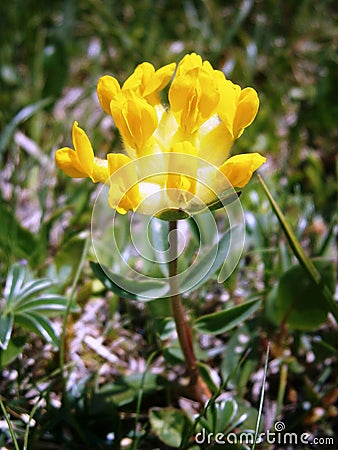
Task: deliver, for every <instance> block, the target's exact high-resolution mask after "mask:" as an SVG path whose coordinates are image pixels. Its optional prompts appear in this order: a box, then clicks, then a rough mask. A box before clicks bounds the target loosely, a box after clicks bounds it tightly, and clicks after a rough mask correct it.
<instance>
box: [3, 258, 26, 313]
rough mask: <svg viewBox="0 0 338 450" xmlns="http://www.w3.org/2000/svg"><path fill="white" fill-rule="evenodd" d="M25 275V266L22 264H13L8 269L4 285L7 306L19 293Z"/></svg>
mask: <svg viewBox="0 0 338 450" xmlns="http://www.w3.org/2000/svg"><path fill="white" fill-rule="evenodd" d="M25 276H26V267H25V266H24V265H23V264H19V263H17V264H13V265H12V266H11V268H10V269H9V271H8V275H7V279H6V286H5V290H4V298H5V299H6V300H7V302H6V303H7V307H6V309H9V305H10V304H11V302H12V301H13V299H14V298H15V296H16V295H17V294H18V293H19V291H20V289H21V287H22V285H23V282H24V280H25Z"/></svg>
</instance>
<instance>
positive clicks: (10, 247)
mask: <svg viewBox="0 0 338 450" xmlns="http://www.w3.org/2000/svg"><path fill="white" fill-rule="evenodd" d="M0 218H1V233H0V246H1V247H2V249H3V250H4V251H6V252H7V253H9V254H11V255H12V257H13V258H15V259H17V260H20V259H27V260H29V261H35V260H37V259H38V258H39V257H40V255H38V249H39V248H38V241H37V239H36V236H35V235H34V234H33V233H31V232H30V231H29V230H27V229H26V228H24V227H23V226H22V225H21V223H20V222H19V221H18V219H17V218H16V216H15V213H14V211H13V208H11V206H10V205H8V204H7V203H5V202H0ZM40 253H41V252H40Z"/></svg>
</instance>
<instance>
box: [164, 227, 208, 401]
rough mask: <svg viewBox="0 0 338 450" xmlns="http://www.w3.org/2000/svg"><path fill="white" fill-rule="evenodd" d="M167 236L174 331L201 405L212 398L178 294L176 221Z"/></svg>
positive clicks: (193, 388)
mask: <svg viewBox="0 0 338 450" xmlns="http://www.w3.org/2000/svg"><path fill="white" fill-rule="evenodd" d="M169 236H170V247H169V259H170V260H169V283H170V292H171V296H170V300H171V308H172V312H173V316H174V320H175V325H176V331H177V336H178V341H179V343H180V347H181V349H182V352H183V355H184V359H185V362H186V365H187V369H188V373H189V377H190V387H191V389H192V393H193V396H194V397H195V398H196V400H198V401H199V402H200V403H201V404H202V405H204V403H205V402H206V401H207V400H209V399H210V398H211V396H212V394H211V392H210V390H209V388H208V387H207V385H206V384H205V383H204V381H203V380H202V379H201V377H200V374H199V371H198V367H197V360H196V356H195V352H194V348H193V340H192V333H191V328H190V326H189V324H188V321H187V318H186V314H185V311H184V307H183V304H182V301H181V296H180V294H179V286H178V278H177V273H178V270H177V221H176V220H173V221H170V222H169Z"/></svg>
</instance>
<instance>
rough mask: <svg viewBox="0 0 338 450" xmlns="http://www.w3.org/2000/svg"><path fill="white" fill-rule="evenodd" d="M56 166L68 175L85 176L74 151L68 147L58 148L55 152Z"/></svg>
mask: <svg viewBox="0 0 338 450" xmlns="http://www.w3.org/2000/svg"><path fill="white" fill-rule="evenodd" d="M55 162H56V164H57V166H58V167H59V168H60V169H61V170H62V171H63V172H64V173H65V174H66V175H68V176H69V177H72V178H86V177H87V174H86V173H85V172H84V171H83V170H82V169H81V166H80V164H79V160H78V157H77V154H76V152H75V151H74V150H73V149H71V148H69V147H64V148H60V149H59V150H57V151H56V153H55Z"/></svg>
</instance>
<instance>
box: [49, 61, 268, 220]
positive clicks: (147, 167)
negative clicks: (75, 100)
mask: <svg viewBox="0 0 338 450" xmlns="http://www.w3.org/2000/svg"><path fill="white" fill-rule="evenodd" d="M174 71H175V64H169V65H167V66H164V67H162V68H160V69H159V70H157V71H156V70H155V69H154V67H153V66H152V65H151V64H150V63H143V64H140V65H139V66H137V68H136V69H135V71H134V73H133V74H132V75H131V76H130V77H129V78H128V79H127V80H126V81H125V83H124V84H123V85H122V87H120V84H119V82H118V81H117V80H116V79H115V78H114V77H111V76H108V75H106V76H103V77H102V78H100V79H99V81H98V85H97V94H98V98H99V102H100V105H101V106H102V108H103V110H104V111H105V112H107V113H108V114H110V115H111V116H112V118H113V120H114V123H115V126H116V127H117V128H118V130H119V131H120V134H121V136H122V140H123V143H124V147H125V154H119V153H110V154H108V155H107V160H101V159H98V158H95V157H94V154H93V149H92V146H91V144H90V142H89V139H88V137H87V136H86V134H85V132H84V131H83V130H81V128H79V127H78V124H77V123H76V122H75V124H74V126H73V144H74V149H75V150H72V149H70V148H62V149H60V150H57V152H56V163H57V165H58V166H59V167H60V168H61V169H62V170H63V171H64V172H65V173H66V174H67V175H69V176H71V177H89V178H91V179H92V181H94V182H97V181H101V182H107V181H108V180H109V185H110V189H109V200H108V201H109V206H110V207H111V208H113V209H116V210H117V211H118V212H119V213H121V214H124V213H126V212H127V211H129V210H132V211H138V212H141V213H145V214H156V215H157V217H160V218H165V219H166V220H173V219H175V218H180V217H186V216H187V215H189V214H193V213H195V212H199V211H200V209H198V208H197V209H196V201H195V200H196V197H197V198H198V199H199V201H200V202H202V203H204V204H205V205H206V206H208V205H213V204H215V202H216V201H217V195H218V194H221V193H222V192H223V191H225V190H226V189H227V188H228V187H229V183H230V184H231V185H232V186H233V187H235V188H243V187H244V186H245V185H246V184H247V183H248V182H249V180H250V178H251V176H252V174H253V173H254V172H255V170H257V169H258V168H259V167H260V166H261V165H262V164H263V163H264V162H265V160H266V159H265V158H264V157H263V156H261V155H260V154H258V153H249V154H241V155H236V156H232V157H230V158H229V157H228V156H229V151H230V148H231V147H232V145H233V143H234V141H235V140H236V139H237V138H239V137H240V136H241V134H242V133H243V131H244V129H245V128H246V127H247V126H249V125H250V124H251V123H252V122H253V120H254V118H255V116H256V114H257V111H258V106H259V100H258V96H257V93H256V91H255V90H254V89H252V88H249V87H248V88H245V89H241V88H240V86H238V85H236V84H233V83H232V82H231V81H230V80H227V79H226V77H225V75H224V74H223V73H222V72H221V71H219V70H215V69H213V67H212V66H211V64H210V63H209V62H208V61H203V60H202V58H201V57H200V56H199V55H197V54H195V53H192V54H189V55H186V56H185V57H184V58H183V59H182V60H181V61H180V63H179V64H178V66H177V69H176V73H175V75H174V77H173V80H172V82H171V86H170V88H169V93H168V100H169V107H165V106H163V105H162V104H161V103H160V98H159V92H160V91H161V90H162V89H163V88H164V87H166V86H167V84H168V83H169V81H170V79H171V78H172V76H173V74H174ZM220 174H221V175H222V176H221V177H220ZM225 177H226V178H225ZM227 180H228V181H227Z"/></svg>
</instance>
